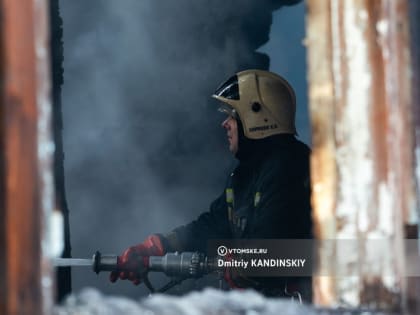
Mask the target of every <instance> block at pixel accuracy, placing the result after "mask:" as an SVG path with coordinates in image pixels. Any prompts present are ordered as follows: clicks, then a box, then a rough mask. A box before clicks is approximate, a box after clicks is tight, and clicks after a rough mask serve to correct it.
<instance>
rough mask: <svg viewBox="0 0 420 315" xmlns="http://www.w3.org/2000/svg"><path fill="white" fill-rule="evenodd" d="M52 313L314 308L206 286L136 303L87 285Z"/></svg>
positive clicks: (255, 313) (307, 312)
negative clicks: (199, 289) (193, 290)
mask: <svg viewBox="0 0 420 315" xmlns="http://www.w3.org/2000/svg"><path fill="white" fill-rule="evenodd" d="M53 314H54V315H76V314H77V315H82V314H83V315H117V314H118V315H120V314H124V315H157V314H159V315H178V314H179V315H200V314H206V315H219V314H223V315H235V314H241V315H243V314H244V315H278V314H284V315H287V314H290V315H292V314H293V315H312V314H318V312H317V311H315V310H314V309H311V308H310V307H309V306H306V305H300V304H297V303H295V302H292V301H291V300H290V299H273V298H266V297H264V296H262V295H261V294H259V293H257V292H255V291H252V290H245V291H239V290H238V291H220V290H215V289H210V288H208V289H205V290H204V291H202V292H193V293H190V294H187V295H185V296H169V295H163V294H156V295H152V296H150V297H148V298H145V299H143V300H141V301H139V302H136V301H134V300H131V299H128V298H124V297H115V296H106V295H103V294H102V293H100V292H99V291H97V290H96V289H93V288H86V289H84V290H82V291H81V292H80V293H79V294H77V295H71V296H69V297H68V298H67V299H66V301H65V302H64V304H63V305H61V306H57V307H55V309H54V312H53Z"/></svg>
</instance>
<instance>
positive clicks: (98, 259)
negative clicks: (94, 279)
mask: <svg viewBox="0 0 420 315" xmlns="http://www.w3.org/2000/svg"><path fill="white" fill-rule="evenodd" d="M148 259H149V260H148V266H147V268H146V269H145V270H144V271H142V275H141V276H142V280H143V282H144V284H145V285H146V287H147V288H148V289H149V290H150V292H151V293H155V292H165V291H167V290H169V289H170V288H172V287H174V286H175V285H178V284H180V283H181V282H182V281H184V280H186V279H189V278H200V277H202V276H204V275H206V274H209V273H212V272H220V273H221V274H223V271H222V270H221V269H220V268H219V267H217V264H216V263H215V261H214V259H209V258H208V257H207V256H206V255H204V254H203V253H199V252H183V253H178V252H175V253H167V254H166V255H164V256H149V257H148ZM54 265H55V266H82V265H84V266H89V265H91V266H92V269H93V271H94V272H95V273H96V274H98V273H100V272H102V271H133V270H121V268H119V267H118V256H117V255H103V254H101V253H100V252H99V251H97V252H96V253H95V254H94V255H93V257H92V260H89V259H74V258H57V259H55V260H54ZM149 272H162V273H164V274H165V275H167V276H168V277H170V278H171V280H170V281H169V282H168V283H167V284H166V285H164V286H163V287H162V288H160V289H155V288H154V286H153V285H152V283H151V282H150V280H149V277H148V274H149ZM219 285H221V281H220V282H219Z"/></svg>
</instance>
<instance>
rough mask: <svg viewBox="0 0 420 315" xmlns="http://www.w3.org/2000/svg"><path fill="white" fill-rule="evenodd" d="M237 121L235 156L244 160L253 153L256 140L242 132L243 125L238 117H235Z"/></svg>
mask: <svg viewBox="0 0 420 315" xmlns="http://www.w3.org/2000/svg"><path fill="white" fill-rule="evenodd" d="M236 121H237V123H238V151H237V152H236V154H235V157H236V158H237V159H238V160H240V161H241V160H246V159H247V158H249V157H251V156H252V155H253V153H254V152H253V151H254V147H255V144H256V142H258V140H253V139H249V138H247V137H246V136H245V134H244V126H243V125H242V122H241V120H240V119H239V118H237V119H236Z"/></svg>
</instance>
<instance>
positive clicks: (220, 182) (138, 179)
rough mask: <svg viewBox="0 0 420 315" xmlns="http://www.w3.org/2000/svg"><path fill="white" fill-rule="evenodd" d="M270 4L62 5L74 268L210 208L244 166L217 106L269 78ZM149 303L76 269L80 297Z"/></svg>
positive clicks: (275, 4) (127, 1)
mask: <svg viewBox="0 0 420 315" xmlns="http://www.w3.org/2000/svg"><path fill="white" fill-rule="evenodd" d="M287 2H288V3H292V2H296V1H290V0H289V1H274V0H272V1H269V0H265V1H263V0H234V1H225V0H212V1H204V0H177V1H170V0H160V1H152V0H143V1H138V0H122V1H115V0H89V1H85V0H72V1H64V0H63V1H61V2H60V5H61V14H62V16H63V19H64V58H65V61H64V69H65V72H64V86H63V119H64V151H65V154H66V155H65V156H66V159H65V169H66V189H67V196H68V204H69V209H70V225H71V240H72V256H73V257H89V256H91V255H92V254H93V253H94V252H95V250H97V249H99V250H101V251H102V252H105V253H120V252H121V251H122V250H123V249H124V248H126V247H127V246H129V245H132V244H136V243H138V242H140V241H142V240H143V239H144V238H145V237H146V236H147V235H149V234H150V233H155V232H167V231H169V230H171V229H172V228H174V227H176V226H178V225H180V224H184V223H187V222H188V221H190V220H191V219H193V218H195V217H196V216H197V215H198V214H199V213H201V212H203V211H206V210H207V209H208V205H209V203H210V202H211V201H212V199H214V198H215V197H216V196H217V195H219V194H220V193H221V190H222V189H223V186H224V182H225V179H226V175H227V174H228V170H229V169H230V168H231V167H232V166H233V164H234V160H233V158H232V157H231V156H230V154H229V152H228V150H227V143H226V139H225V132H224V131H223V130H222V128H220V122H221V120H222V118H223V116H221V115H220V114H218V113H217V111H216V108H217V102H216V101H214V100H212V99H211V98H210V95H211V94H212V92H213V91H214V89H215V88H216V87H217V85H218V84H219V83H221V82H222V81H223V80H225V79H227V78H228V76H230V75H232V74H233V73H234V72H236V71H238V70H243V69H246V68H260V69H267V68H268V66H269V59H268V57H267V56H266V55H265V54H261V53H256V52H255V50H256V49H258V47H260V46H261V45H263V44H264V43H265V42H267V40H268V36H269V32H270V25H271V19H272V11H273V10H275V9H277V8H279V7H280V5H281V4H282V3H287ZM87 285H89V286H96V287H101V289H102V290H103V291H105V292H107V293H114V294H126V295H131V296H140V295H142V294H145V292H146V290H145V289H144V287H141V288H135V287H133V286H132V285H131V283H119V284H114V285H112V284H110V283H108V280H107V275H100V276H99V278H97V277H96V275H95V274H93V273H92V272H91V271H90V270H85V269H73V288H74V289H75V290H78V289H80V288H81V287H84V286H87Z"/></svg>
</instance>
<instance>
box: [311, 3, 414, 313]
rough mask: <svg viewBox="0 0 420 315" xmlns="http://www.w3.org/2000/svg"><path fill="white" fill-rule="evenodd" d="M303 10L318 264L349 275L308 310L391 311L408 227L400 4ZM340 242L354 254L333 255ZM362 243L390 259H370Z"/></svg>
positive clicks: (409, 164) (405, 50) (404, 21)
mask: <svg viewBox="0 0 420 315" xmlns="http://www.w3.org/2000/svg"><path fill="white" fill-rule="evenodd" d="M307 5H308V17H307V44H308V64H309V85H310V90H309V97H310V112H311V120H312V126H313V155H312V162H311V164H312V165H311V167H312V168H311V171H312V185H313V206H314V224H315V233H316V236H317V238H319V239H336V240H337V242H336V246H332V247H331V248H325V249H321V253H320V265H321V267H322V266H323V265H326V264H327V263H328V262H330V261H331V260H332V261H333V262H335V264H336V265H340V266H341V267H342V269H343V267H344V269H345V270H347V271H348V273H349V274H353V275H356V276H355V277H342V278H331V277H319V278H317V279H315V281H314V283H315V285H314V299H315V301H314V302H315V303H316V304H319V305H325V306H333V305H346V306H353V307H356V306H364V307H370V308H379V309H385V310H396V309H398V310H401V309H402V308H403V307H404V302H405V298H406V295H405V293H406V292H405V288H406V284H405V277H404V263H405V261H404V243H403V239H404V237H405V230H404V225H405V224H417V220H418V217H417V213H416V209H415V201H416V195H415V186H414V181H413V175H412V174H413V173H414V155H413V123H412V118H411V103H410V101H411V80H410V68H411V60H410V43H409V42H410V41H409V24H408V9H407V0H372V1H364V0H354V1H341V0H309V1H308V3H307ZM341 239H353V240H356V241H357V246H355V247H354V250H353V251H351V249H350V248H346V249H344V250H343V248H340V245H339V240H341ZM371 239H381V240H383V241H384V243H385V242H386V243H387V244H389V246H390V249H391V255H387V253H383V255H384V256H383V257H381V258H380V259H379V258H378V257H377V253H375V254H372V253H371V251H370V250H369V248H368V246H367V245H365V244H367V241H368V240H371ZM355 244H356V243H355ZM342 251H343V252H342ZM344 251H347V254H346V253H345V252H344ZM349 251H350V252H351V254H349ZM343 254H344V255H343ZM374 255H376V256H374ZM378 262H380V263H378Z"/></svg>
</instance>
